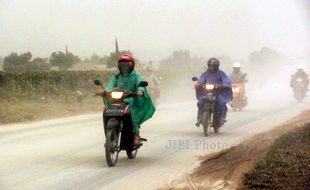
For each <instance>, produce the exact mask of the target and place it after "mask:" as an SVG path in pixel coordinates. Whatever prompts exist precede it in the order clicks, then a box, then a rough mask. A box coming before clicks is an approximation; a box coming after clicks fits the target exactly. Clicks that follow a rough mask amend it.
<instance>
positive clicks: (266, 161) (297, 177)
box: [239, 123, 310, 190]
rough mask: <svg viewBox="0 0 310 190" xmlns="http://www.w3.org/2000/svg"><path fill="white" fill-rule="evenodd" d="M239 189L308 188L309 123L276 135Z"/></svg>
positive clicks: (296, 189) (288, 189)
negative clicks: (265, 153) (279, 135)
mask: <svg viewBox="0 0 310 190" xmlns="http://www.w3.org/2000/svg"><path fill="white" fill-rule="evenodd" d="M239 189H240V190H247V189H281V190H286V189H287V190H291V189H294V190H298V189H300V190H302V189H310V123H308V124H306V125H305V126H304V127H302V128H299V129H297V130H296V131H293V132H289V133H286V134H284V135H282V136H281V137H280V138H278V139H277V140H276V141H275V143H274V144H273V145H272V146H271V149H270V150H269V152H268V153H267V155H266V156H265V157H264V158H263V160H261V161H260V162H258V163H257V164H256V165H255V167H254V168H253V169H252V170H251V171H250V172H248V173H247V174H245V175H244V178H243V183H242V186H241V187H240V188H239Z"/></svg>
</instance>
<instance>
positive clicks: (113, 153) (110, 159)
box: [105, 128, 119, 167]
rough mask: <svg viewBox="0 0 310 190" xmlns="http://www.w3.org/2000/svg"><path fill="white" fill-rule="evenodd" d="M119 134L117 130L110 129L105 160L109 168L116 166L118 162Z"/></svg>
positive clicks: (107, 136)
mask: <svg viewBox="0 0 310 190" xmlns="http://www.w3.org/2000/svg"><path fill="white" fill-rule="evenodd" d="M117 141H118V134H117V132H116V130H115V129H113V128H112V129H109V130H108V132H107V135H106V143H105V158H106V162H107V164H108V166H109V167H113V166H115V165H116V163H117V160H118V153H119V152H118V150H117Z"/></svg>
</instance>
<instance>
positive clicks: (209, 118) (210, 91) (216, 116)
mask: <svg viewBox="0 0 310 190" xmlns="http://www.w3.org/2000/svg"><path fill="white" fill-rule="evenodd" d="M197 80H198V78H197V77H193V78H192V81H197ZM195 87H196V88H202V89H204V91H205V92H206V97H205V105H204V110H203V115H202V126H203V132H204V135H205V136H209V134H210V128H211V127H212V128H213V130H214V133H219V132H220V112H218V111H216V109H215V106H216V96H215V92H216V91H217V90H218V89H220V88H225V87H224V86H220V85H213V84H205V85H196V86H195Z"/></svg>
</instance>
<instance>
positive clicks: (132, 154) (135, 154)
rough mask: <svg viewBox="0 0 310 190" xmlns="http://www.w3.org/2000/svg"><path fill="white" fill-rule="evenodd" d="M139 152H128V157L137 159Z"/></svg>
mask: <svg viewBox="0 0 310 190" xmlns="http://www.w3.org/2000/svg"><path fill="white" fill-rule="evenodd" d="M137 153H138V150H126V154H127V157H128V158H129V159H135V158H136V156H137Z"/></svg>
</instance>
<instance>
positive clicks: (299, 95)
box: [293, 78, 306, 102]
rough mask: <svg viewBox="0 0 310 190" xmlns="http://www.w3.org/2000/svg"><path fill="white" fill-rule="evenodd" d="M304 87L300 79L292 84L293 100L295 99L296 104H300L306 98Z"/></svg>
mask: <svg viewBox="0 0 310 190" xmlns="http://www.w3.org/2000/svg"><path fill="white" fill-rule="evenodd" d="M305 89H306V87H305V83H304V80H303V79H302V78H297V79H296V81H295V83H294V87H293V90H294V93H295V98H296V99H297V101H298V102H301V101H302V100H303V99H304V97H305V96H306V90H305Z"/></svg>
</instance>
